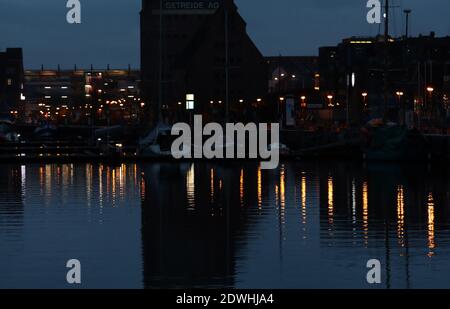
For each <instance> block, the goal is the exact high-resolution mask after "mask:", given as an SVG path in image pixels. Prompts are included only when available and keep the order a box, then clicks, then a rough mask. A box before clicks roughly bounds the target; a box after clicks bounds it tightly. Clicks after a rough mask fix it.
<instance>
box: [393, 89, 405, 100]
mask: <svg viewBox="0 0 450 309" xmlns="http://www.w3.org/2000/svg"><path fill="white" fill-rule="evenodd" d="M395 94H396V95H397V97H398V103H401V102H402V97H403V95H404V93H403V91H397V92H396V93H395Z"/></svg>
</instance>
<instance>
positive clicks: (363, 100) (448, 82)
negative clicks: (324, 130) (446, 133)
mask: <svg viewBox="0 0 450 309" xmlns="http://www.w3.org/2000/svg"><path fill="white" fill-rule="evenodd" d="M389 42H390V43H389V48H388V54H389V57H388V65H387V66H386V65H385V62H386V57H385V55H386V52H385V50H386V49H385V43H384V38H383V37H382V36H378V37H352V38H348V39H345V40H343V41H342V42H341V43H340V44H339V45H338V46H333V47H322V48H320V50H319V71H320V85H321V88H320V95H321V97H322V100H323V102H324V103H325V106H327V105H328V104H327V103H331V106H328V108H332V109H333V110H334V112H333V115H334V118H335V120H341V121H344V120H345V118H346V112H347V111H346V105H347V104H346V102H347V100H348V102H349V109H348V115H349V118H350V122H353V123H359V122H361V121H363V120H365V119H367V116H368V115H369V114H370V115H372V116H374V117H377V116H378V117H380V116H382V114H383V113H384V111H383V110H384V104H385V102H384V93H385V85H384V72H385V70H386V69H387V70H388V78H387V82H388V85H387V86H388V87H387V98H388V101H387V110H388V113H389V114H390V116H389V117H390V118H391V119H393V120H397V116H398V111H399V109H407V110H411V111H414V112H415V113H416V114H417V113H419V112H424V113H429V114H430V115H431V114H434V116H438V115H439V117H440V116H442V115H443V114H445V113H446V110H447V111H448V109H449V107H450V106H449V103H450V101H449V97H450V37H442V38H437V37H435V34H434V33H433V32H432V33H431V34H430V35H428V36H422V35H421V36H418V37H411V38H407V39H405V38H398V39H396V38H390V39H389ZM328 96H332V97H333V98H332V99H331V101H329V99H328ZM338 102H339V103H340V104H339V106H338V105H337V103H338ZM447 113H448V112H447Z"/></svg>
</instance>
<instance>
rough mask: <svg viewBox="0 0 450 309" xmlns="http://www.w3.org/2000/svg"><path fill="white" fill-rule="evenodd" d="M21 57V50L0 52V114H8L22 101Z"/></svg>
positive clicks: (13, 49)
mask: <svg viewBox="0 0 450 309" xmlns="http://www.w3.org/2000/svg"><path fill="white" fill-rule="evenodd" d="M22 89H23V56H22V49H21V48H8V49H6V51H5V52H0V113H9V112H10V111H13V110H15V109H17V108H18V107H19V104H20V102H21V101H22V100H23V94H22Z"/></svg>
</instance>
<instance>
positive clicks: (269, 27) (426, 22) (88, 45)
mask: <svg viewBox="0 0 450 309" xmlns="http://www.w3.org/2000/svg"><path fill="white" fill-rule="evenodd" d="M66 2H67V1H66V0H38V1H30V0H0V50H4V49H5V48H6V47H23V48H24V57H25V66H26V67H27V68H39V67H40V66H41V64H43V65H44V66H45V67H47V68H50V67H51V68H55V67H56V66H57V65H58V64H60V65H61V66H62V67H63V68H72V67H73V65H74V64H75V63H76V64H77V65H78V66H79V67H88V66H89V65H90V64H93V65H94V67H96V68H105V67H106V65H107V64H110V65H111V67H116V68H118V67H126V66H127V65H128V64H131V65H132V67H136V68H137V67H139V10H140V5H141V1H140V0H114V1H111V0H81V3H82V6H83V8H82V24H81V25H69V24H68V23H67V22H66V13H67V11H68V9H66ZM366 2H367V1H366V0H236V3H237V5H238V7H239V11H240V13H241V14H242V15H243V17H244V18H245V20H246V21H247V23H248V28H247V29H248V33H249V34H250V36H251V37H252V39H253V40H254V42H255V43H256V45H257V46H258V47H259V48H260V50H261V51H262V53H263V54H264V55H279V54H282V55H317V53H318V47H320V46H326V45H335V44H336V43H338V42H339V41H340V40H341V39H342V38H345V37H349V36H352V35H376V34H378V33H379V32H380V31H381V32H382V28H380V27H379V26H378V25H369V24H368V23H367V22H366V14H367V9H366ZM393 2H394V3H393V5H397V6H400V7H399V8H395V14H394V16H393V24H392V26H391V27H392V28H391V29H392V32H391V34H394V35H397V36H399V35H402V34H403V32H404V16H403V13H402V11H403V8H411V9H412V10H413V15H412V18H411V33H412V34H413V35H417V34H419V33H423V34H428V33H429V32H430V31H435V32H436V33H437V35H438V36H446V35H450V18H449V14H450V1H449V0H427V1H424V0H393Z"/></svg>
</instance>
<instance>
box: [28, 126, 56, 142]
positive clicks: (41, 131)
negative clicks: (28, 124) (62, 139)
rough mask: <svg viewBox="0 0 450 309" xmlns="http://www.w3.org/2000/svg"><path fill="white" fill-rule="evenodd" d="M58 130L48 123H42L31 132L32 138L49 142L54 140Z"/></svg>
mask: <svg viewBox="0 0 450 309" xmlns="http://www.w3.org/2000/svg"><path fill="white" fill-rule="evenodd" d="M57 133H58V128H57V127H56V126H54V125H52V124H50V123H43V124H42V125H41V126H39V127H37V128H36V129H35V130H34V132H33V137H34V138H35V139H40V140H51V139H54V138H56V136H57Z"/></svg>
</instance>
